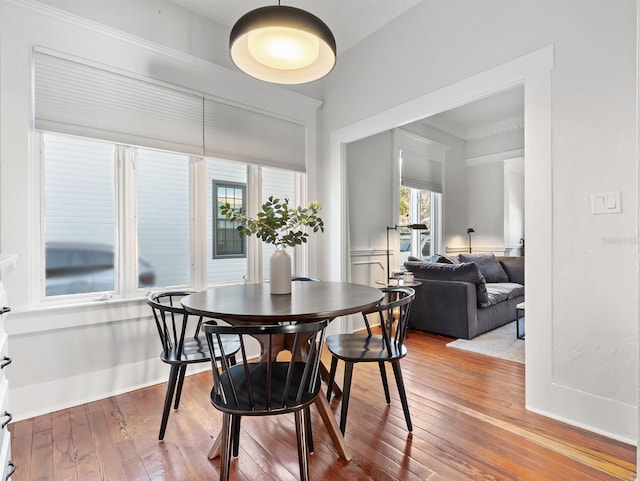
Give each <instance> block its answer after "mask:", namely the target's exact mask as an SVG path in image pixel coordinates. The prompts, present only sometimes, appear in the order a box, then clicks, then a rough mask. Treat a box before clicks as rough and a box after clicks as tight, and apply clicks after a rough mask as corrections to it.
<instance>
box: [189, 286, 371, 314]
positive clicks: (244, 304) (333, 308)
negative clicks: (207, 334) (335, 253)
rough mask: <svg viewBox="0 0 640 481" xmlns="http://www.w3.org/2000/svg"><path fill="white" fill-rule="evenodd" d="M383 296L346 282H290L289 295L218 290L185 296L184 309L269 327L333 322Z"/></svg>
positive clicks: (258, 290)
mask: <svg viewBox="0 0 640 481" xmlns="http://www.w3.org/2000/svg"><path fill="white" fill-rule="evenodd" d="M381 299H382V292H381V291H379V290H378V289H375V288H373V287H370V286H365V285H362V284H352V283H348V282H324V281H318V282H293V283H292V286H291V294H271V293H270V292H269V284H239V285H230V286H219V287H213V288H210V289H207V290H206V291H202V292H198V293H195V294H191V295H189V296H186V297H185V298H184V299H183V300H182V305H183V306H184V308H185V309H186V310H187V311H189V312H191V313H193V314H197V315H203V316H205V317H216V318H219V319H223V320H225V321H244V322H255V323H269V322H277V321H315V320H320V319H334V318H336V317H338V316H344V315H347V314H353V313H357V312H360V311H363V310H365V309H367V308H369V307H372V306H374V305H375V304H377V303H378V302H380V300H381Z"/></svg>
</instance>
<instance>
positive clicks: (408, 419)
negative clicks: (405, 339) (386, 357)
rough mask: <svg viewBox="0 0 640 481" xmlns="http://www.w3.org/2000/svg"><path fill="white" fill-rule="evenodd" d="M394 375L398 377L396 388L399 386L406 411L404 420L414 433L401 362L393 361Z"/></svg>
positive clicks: (403, 407) (399, 392)
mask: <svg viewBox="0 0 640 481" xmlns="http://www.w3.org/2000/svg"><path fill="white" fill-rule="evenodd" d="M391 366H393V374H394V375H395V377H396V386H398V394H399V395H400V401H401V402H402V410H403V411H404V419H405V421H406V422H407V430H408V431H409V432H411V431H413V424H411V415H410V414H409V403H408V402H407V393H406V392H405V389H404V381H403V380H402V370H401V369H400V361H392V362H391Z"/></svg>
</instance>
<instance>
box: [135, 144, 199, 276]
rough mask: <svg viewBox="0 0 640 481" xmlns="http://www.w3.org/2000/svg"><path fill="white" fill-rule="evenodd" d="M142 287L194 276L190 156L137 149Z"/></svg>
mask: <svg viewBox="0 0 640 481" xmlns="http://www.w3.org/2000/svg"><path fill="white" fill-rule="evenodd" d="M136 171H137V183H138V251H139V255H140V259H139V262H138V269H139V272H138V287H141V288H143V287H150V286H151V285H155V286H164V287H166V286H185V285H189V284H190V282H191V275H190V272H191V248H190V246H191V211H190V205H191V203H190V195H189V157H188V156H186V155H178V154H172V153H167V152H158V151H154V150H147V149H138V150H137V153H136Z"/></svg>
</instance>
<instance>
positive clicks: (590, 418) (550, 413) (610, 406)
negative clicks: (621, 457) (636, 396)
mask: <svg viewBox="0 0 640 481" xmlns="http://www.w3.org/2000/svg"><path fill="white" fill-rule="evenodd" d="M551 395H552V401H551V404H550V405H548V406H546V407H542V408H538V407H535V406H531V405H529V404H527V406H526V408H527V409H528V410H529V411H532V412H535V413H538V414H541V415H543V416H546V417H549V418H552V419H556V420H557V421H561V422H563V423H566V424H569V425H571V426H575V427H578V428H581V429H586V430H587V431H591V432H594V433H597V434H601V435H603V436H606V437H608V438H611V439H615V440H617V441H621V442H623V443H626V444H629V445H631V446H637V445H638V439H637V437H638V430H637V427H638V408H637V406H635V405H630V404H625V403H622V402H619V401H616V400H612V399H608V398H604V397H600V396H595V395H593V394H590V393H585V392H584V391H580V390H577V389H572V388H570V387H567V386H562V385H558V384H552V386H551Z"/></svg>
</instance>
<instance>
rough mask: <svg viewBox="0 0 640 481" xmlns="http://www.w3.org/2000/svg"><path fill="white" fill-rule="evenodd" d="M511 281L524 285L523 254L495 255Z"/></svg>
mask: <svg viewBox="0 0 640 481" xmlns="http://www.w3.org/2000/svg"><path fill="white" fill-rule="evenodd" d="M497 259H498V261H500V264H502V267H503V269H504V270H505V272H506V273H507V275H508V276H509V280H510V281H511V282H515V283H517V284H523V285H524V256H513V257H497Z"/></svg>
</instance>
